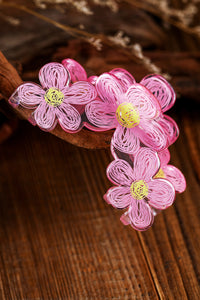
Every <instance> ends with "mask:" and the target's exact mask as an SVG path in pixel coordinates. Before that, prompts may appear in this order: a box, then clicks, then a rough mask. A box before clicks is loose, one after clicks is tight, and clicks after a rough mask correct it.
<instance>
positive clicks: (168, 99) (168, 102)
mask: <svg viewBox="0 0 200 300" xmlns="http://www.w3.org/2000/svg"><path fill="white" fill-rule="evenodd" d="M140 84H142V85H144V86H145V87H146V88H147V89H148V90H149V91H150V92H151V93H152V94H153V95H154V96H155V97H156V98H157V99H158V101H159V103H160V106H161V109H162V111H163V112H165V111H167V110H168V109H170V108H171V107H172V106H173V105H174V102H175V100H176V95H175V92H174V90H173V88H172V86H171V85H170V84H169V83H168V82H167V80H166V79H165V78H164V77H162V76H160V75H148V76H146V77H144V78H143V79H142V81H141V82H140Z"/></svg>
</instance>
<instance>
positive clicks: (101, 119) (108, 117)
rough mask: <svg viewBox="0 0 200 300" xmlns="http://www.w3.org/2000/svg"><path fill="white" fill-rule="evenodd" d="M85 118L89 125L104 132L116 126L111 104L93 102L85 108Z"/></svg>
mask: <svg viewBox="0 0 200 300" xmlns="http://www.w3.org/2000/svg"><path fill="white" fill-rule="evenodd" d="M85 113H86V116H87V118H88V120H89V122H90V123H91V124H93V125H94V126H96V127H99V128H104V129H105V130H108V129H112V128H114V127H115V126H116V124H117V122H116V114H115V110H114V107H113V105H112V104H110V103H108V104H105V102H103V101H101V100H98V99H97V100H94V101H92V102H90V103H89V104H87V105H86V107H85Z"/></svg>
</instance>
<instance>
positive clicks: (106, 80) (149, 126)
mask: <svg viewBox="0 0 200 300" xmlns="http://www.w3.org/2000/svg"><path fill="white" fill-rule="evenodd" d="M152 76H153V75H152ZM143 83H146V81H143ZM161 83H162V84H163V86H164V85H165V82H164V81H161ZM96 89H97V93H98V95H99V98H100V99H96V100H94V101H92V102H91V103H89V104H87V105H86V107H85V113H86V116H87V118H88V120H89V122H90V123H91V124H93V125H95V126H96V128H102V129H103V130H109V129H112V128H116V130H115V132H114V135H113V138H112V145H113V147H114V148H115V149H117V150H118V151H121V152H123V153H137V151H138V150H139V148H140V143H142V144H144V145H146V146H148V147H150V148H152V149H154V150H156V151H161V150H163V149H165V148H166V147H168V146H169V145H170V144H171V143H172V142H173V141H175V139H176V138H175V136H176V137H177V136H178V133H177V132H178V127H177V125H176V123H175V122H174V121H173V120H172V119H171V118H169V117H167V116H164V115H163V114H162V110H161V106H160V103H161V104H162V105H163V107H165V106H167V104H166V103H168V107H169V105H171V102H173V101H174V100H173V101H171V100H169V99H171V98H173V99H174V96H173V95H172V91H173V90H170V89H168V90H167V89H165V92H166V93H168V94H169V93H170V95H171V96H169V95H168V96H165V99H164V96H163V95H161V93H160V94H159V93H157V94H156V96H158V99H157V98H156V97H155V96H154V95H153V93H154V91H153V90H152V92H151V91H150V90H149V89H148V88H146V87H145V86H144V85H143V84H142V83H140V84H138V83H136V82H135V79H134V78H133V77H132V75H131V74H130V73H129V72H127V71H126V70H123V69H114V70H112V71H111V72H109V73H104V74H102V75H101V76H99V77H98V79H97V80H96ZM161 90H162V89H161ZM165 92H164V95H165ZM154 94H155V93H154ZM159 95H161V96H159ZM170 101H171V102H170ZM169 103H170V104H169Z"/></svg>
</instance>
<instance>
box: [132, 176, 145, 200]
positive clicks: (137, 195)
mask: <svg viewBox="0 0 200 300" xmlns="http://www.w3.org/2000/svg"><path fill="white" fill-rule="evenodd" d="M130 190H131V195H132V196H133V198H134V199H136V200H142V199H144V198H145V197H146V196H147V195H148V185H147V183H146V182H145V181H144V180H138V181H134V182H133V183H132V184H131V188H130Z"/></svg>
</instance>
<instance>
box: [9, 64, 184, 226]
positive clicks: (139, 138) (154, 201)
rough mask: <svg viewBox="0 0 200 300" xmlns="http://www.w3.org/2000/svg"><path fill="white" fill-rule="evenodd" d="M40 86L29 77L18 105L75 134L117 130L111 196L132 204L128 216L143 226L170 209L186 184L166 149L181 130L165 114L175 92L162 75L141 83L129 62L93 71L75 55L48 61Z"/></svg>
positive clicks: (38, 121) (17, 95)
mask: <svg viewBox="0 0 200 300" xmlns="http://www.w3.org/2000/svg"><path fill="white" fill-rule="evenodd" d="M39 81H40V83H41V86H40V85H38V84H36V83H31V82H27V83H23V84H21V85H20V86H19V87H18V88H17V90H16V91H15V92H14V93H13V95H12V96H11V97H10V99H9V103H10V104H11V105H13V106H14V107H18V106H19V107H22V108H25V109H29V110H30V117H29V121H30V122H31V123H32V124H33V125H38V126H39V127H40V128H41V129H42V130H45V131H51V130H53V129H54V128H55V127H56V125H57V124H59V125H60V126H61V127H62V129H63V130H64V131H66V132H69V133H76V132H77V131H79V130H81V129H82V127H83V126H85V127H87V128H88V129H89V130H91V131H95V132H96V131H107V130H109V129H115V131H114V133H113V137H112V139H111V152H112V154H113V157H114V161H113V162H111V164H110V165H109V166H108V168H107V176H108V178H109V179H110V181H111V182H112V183H114V185H115V187H111V188H110V189H109V190H108V192H107V193H106V194H105V196H104V199H105V200H106V201H107V202H108V203H109V204H111V205H112V206H114V207H116V208H120V209H127V211H126V212H125V213H124V214H123V215H122V217H121V221H122V222H123V223H124V224H125V225H127V224H130V225H131V226H132V227H133V228H135V229H136V230H146V229H148V228H149V227H150V226H151V225H152V224H153V221H154V216H155V215H156V214H157V213H158V212H159V211H161V210H163V209H166V208H167V207H169V206H170V205H172V203H173V202H174V199H175V193H176V192H177V193H181V192H183V191H184V190H185V188H186V182H185V178H184V176H183V174H182V173H181V171H180V170H178V169H177V168H176V167H175V166H172V165H170V164H169V160H170V153H169V150H168V149H167V148H168V147H169V146H170V145H171V144H173V143H174V142H175V141H176V139H177V137H178V135H179V130H178V126H177V124H176V122H175V121H174V120H173V119H172V118H170V117H169V116H167V115H165V114H164V113H165V112H166V111H167V110H169V109H170V108H171V107H172V106H173V105H174V102H175V99H176V97H175V92H174V90H173V88H172V87H171V85H170V84H169V83H168V82H167V81H166V80H165V79H164V78H163V77H162V76H160V75H148V76H146V77H144V78H143V79H142V81H141V82H140V83H136V81H135V79H134V78H133V76H132V75H131V74H130V73H129V72H128V71H126V70H124V69H120V68H118V69H113V70H111V71H110V72H108V73H104V74H102V75H100V76H99V77H98V76H91V77H87V73H86V71H85V70H84V68H83V67H82V66H81V65H80V64H79V63H78V62H76V61H75V60H73V59H69V58H68V59H64V60H63V61H62V64H60V63H49V64H46V65H44V66H43V67H42V68H41V70H40V72H39Z"/></svg>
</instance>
